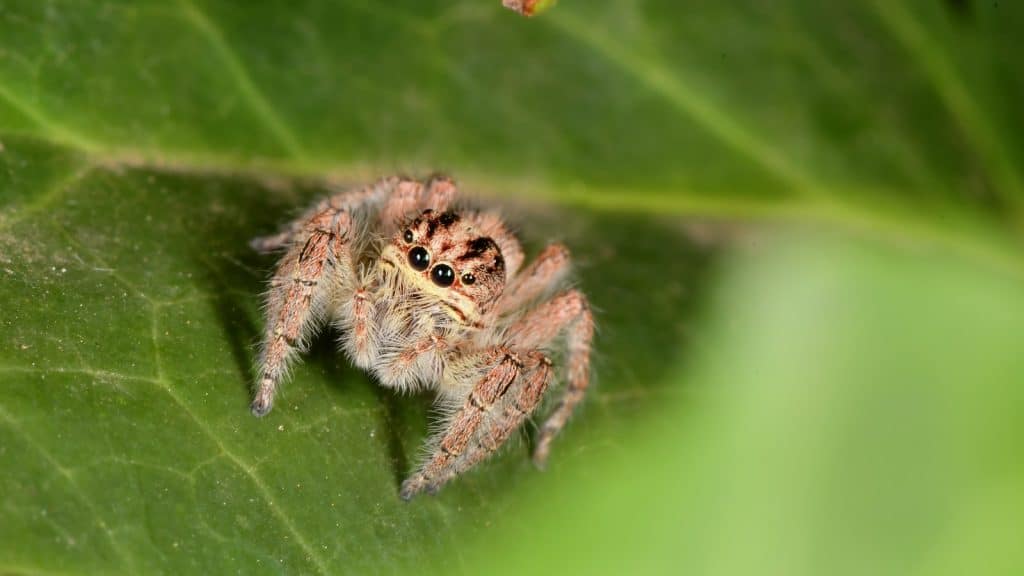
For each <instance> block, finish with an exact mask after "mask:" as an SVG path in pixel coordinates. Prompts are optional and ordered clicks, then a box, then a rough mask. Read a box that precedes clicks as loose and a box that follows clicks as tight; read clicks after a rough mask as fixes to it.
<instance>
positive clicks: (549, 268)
mask: <svg viewBox="0 0 1024 576" xmlns="http://www.w3.org/2000/svg"><path fill="white" fill-rule="evenodd" d="M569 262H570V259H569V249H568V248H566V247H565V246H563V245H562V244H550V245H548V246H547V247H546V248H544V250H543V251H542V252H541V253H540V254H539V255H538V256H537V258H536V259H535V260H534V261H533V262H532V263H530V265H529V266H527V267H526V268H525V269H524V270H523V271H522V272H521V273H520V274H519V275H517V276H515V277H514V278H513V279H512V281H511V282H509V285H508V287H507V288H506V289H505V293H504V295H503V296H502V297H501V299H500V300H498V304H497V306H496V308H495V312H496V313H497V314H499V315H500V314H505V313H507V312H511V311H513V310H517V309H518V308H520V307H522V306H523V305H524V304H526V303H528V302H529V301H531V300H533V299H534V298H537V297H538V296H540V295H541V294H543V293H544V291H546V290H548V289H549V288H551V287H552V286H557V285H558V284H559V282H561V281H562V280H563V279H564V278H565V276H566V275H567V274H568V272H569Z"/></svg>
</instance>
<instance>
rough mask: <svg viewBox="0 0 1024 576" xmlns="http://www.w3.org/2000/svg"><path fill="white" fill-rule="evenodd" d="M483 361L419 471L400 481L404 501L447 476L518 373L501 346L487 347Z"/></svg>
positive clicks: (515, 357) (514, 360) (518, 365)
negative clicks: (483, 369) (482, 370)
mask: <svg viewBox="0 0 1024 576" xmlns="http://www.w3.org/2000/svg"><path fill="white" fill-rule="evenodd" d="M485 356H486V360H485V364H486V365H489V366H491V368H490V369H489V370H488V371H487V373H486V374H485V375H484V377H483V378H482V379H481V380H480V381H479V382H477V383H476V384H475V385H474V386H473V389H472V390H471V391H470V392H469V395H468V396H467V397H466V400H465V401H464V402H463V404H462V406H461V407H460V408H459V409H458V410H457V411H456V412H455V414H454V415H453V416H452V418H451V420H449V422H448V425H447V427H446V428H445V431H444V433H443V434H442V436H441V437H440V441H439V442H438V443H437V445H436V447H435V448H434V450H433V454H432V455H431V456H430V458H428V459H427V461H426V462H425V463H424V464H423V465H422V466H421V467H420V469H419V471H418V472H416V473H415V474H413V475H412V476H410V477H409V478H408V479H406V480H405V482H403V483H402V489H401V492H400V494H401V497H402V499H403V500H408V499H410V498H412V497H413V496H415V495H416V494H418V493H420V492H421V491H423V490H424V489H427V488H431V489H433V488H436V486H439V485H440V483H443V482H444V480H445V479H447V478H448V477H449V476H450V474H451V472H452V466H453V465H454V464H455V462H456V461H457V460H458V458H459V456H460V455H461V454H462V453H463V452H465V451H466V449H467V448H468V447H469V446H470V441H471V440H472V439H473V437H474V435H475V433H476V432H477V429H478V428H479V427H480V425H481V423H483V422H484V421H485V417H487V416H488V413H489V412H491V411H492V410H493V409H494V406H495V403H496V402H497V401H498V400H499V399H500V398H502V397H503V396H505V394H507V393H508V391H509V388H510V387H511V386H512V383H513V382H514V381H515V380H516V377H517V376H518V375H519V372H520V369H521V367H522V363H521V362H520V360H519V357H518V355H516V354H513V353H512V352H511V351H509V350H508V349H505V348H501V347H495V348H491V349H490V350H488V351H487V353H486V354H485Z"/></svg>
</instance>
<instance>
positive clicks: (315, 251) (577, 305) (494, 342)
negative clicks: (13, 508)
mask: <svg viewBox="0 0 1024 576" xmlns="http://www.w3.org/2000/svg"><path fill="white" fill-rule="evenodd" d="M454 197H455V186H454V184H453V183H452V182H451V181H450V180H448V179H444V178H434V179H431V180H429V181H428V182H425V183H422V182H418V181H415V180H409V179H403V178H397V177H396V178H387V179H384V180H381V181H379V182H377V183H375V184H373V185H371V186H368V187H366V188H363V189H359V190H355V191H350V192H343V193H339V194H337V195H335V196H332V197H331V198H328V199H327V200H324V201H323V202H320V203H319V204H317V205H316V206H314V207H313V208H312V209H310V210H309V211H307V212H306V214H305V215H303V216H302V217H301V218H299V219H298V220H296V221H295V222H294V223H292V224H291V226H290V227H289V228H288V229H286V230H285V231H284V232H282V233H280V234H277V235H275V236H271V237H267V238H258V239H256V240H254V241H253V246H254V248H256V249H257V250H260V251H271V250H276V249H279V248H280V249H285V253H284V255H283V257H282V258H281V260H280V262H279V263H278V266H277V270H276V272H275V274H274V277H273V279H272V280H271V287H270V291H269V293H268V295H267V306H266V318H267V326H266V331H265V333H264V336H263V342H262V348H261V353H260V358H259V367H258V382H257V387H256V394H255V399H254V400H253V403H252V412H253V414H255V415H257V416H263V415H264V414H266V413H267V412H269V411H270V409H271V407H272V405H273V400H274V395H275V393H276V390H277V388H278V386H279V385H280V383H281V382H282V381H283V380H284V379H285V377H286V371H287V368H288V365H289V363H290V362H291V361H292V360H293V359H294V358H295V356H296V355H297V353H298V352H301V351H302V350H303V349H305V347H306V345H307V344H308V340H309V338H310V337H312V336H313V334H314V333H315V332H316V331H317V330H318V329H319V328H320V327H322V326H324V325H325V324H327V323H331V324H333V325H334V326H335V327H336V328H337V329H338V332H339V334H340V338H341V348H342V349H343V350H344V351H345V353H346V354H347V356H348V357H349V358H350V359H351V360H352V363H353V364H355V365H356V366H357V367H359V368H361V369H363V370H366V371H367V372H369V373H371V374H372V375H373V376H374V377H375V378H376V380H377V381H378V382H379V383H380V384H381V385H383V386H385V387H389V388H396V389H399V390H403V391H404V390H420V389H432V390H436V391H437V393H438V399H439V404H440V406H441V407H442V414H443V416H444V421H443V423H442V427H441V429H440V432H439V433H437V434H435V435H434V436H433V437H432V438H431V439H430V440H428V444H427V448H428V453H429V454H428V456H427V458H426V459H425V460H424V461H423V462H422V463H421V464H420V466H419V468H418V470H417V471H416V472H415V473H414V474H413V475H412V476H410V477H409V478H408V479H407V480H406V481H405V482H404V483H403V484H402V488H401V496H402V498H405V499H409V498H411V497H412V496H414V495H416V494H417V493H419V492H421V491H423V490H428V491H431V492H433V491H436V490H437V489H439V488H440V487H441V486H442V485H443V484H444V483H446V482H447V481H448V480H450V479H451V478H453V477H454V476H456V475H458V474H459V473H461V472H463V471H465V470H466V469H468V468H470V467H472V466H473V465H475V464H476V463H478V462H480V461H481V460H483V459H484V458H486V457H487V456H489V455H490V454H492V453H493V452H494V451H496V450H497V449H498V448H499V447H500V446H501V445H502V444H504V443H505V441H506V440H507V439H508V438H509V436H511V434H512V433H513V432H514V431H515V430H516V429H518V427H519V426H520V425H521V424H522V422H523V421H524V420H525V419H526V418H527V417H529V416H530V414H531V413H532V412H533V411H534V410H535V409H536V408H537V406H538V404H539V403H540V400H541V398H542V397H543V395H544V393H545V391H546V390H547V389H548V387H549V386H550V383H551V381H552V379H553V378H554V376H555V367H554V366H553V364H552V361H551V360H550V358H549V355H550V354H551V353H552V352H554V351H556V350H557V349H558V348H559V347H563V348H565V350H566V354H565V359H566V363H567V366H566V375H565V376H566V378H565V379H566V380H567V387H566V390H565V392H564V393H563V395H562V397H561V400H560V402H559V403H558V405H557V406H556V407H555V409H554V410H553V412H552V413H551V415H550V416H549V417H548V419H547V420H546V421H545V423H544V424H543V426H542V427H541V429H540V433H539V435H538V437H537V443H536V446H535V449H534V454H533V459H534V462H535V463H536V464H537V465H538V466H542V465H543V464H544V462H545V461H546V460H547V457H548V453H549V450H550V443H551V440H552V439H553V438H554V437H555V436H556V435H557V434H558V432H559V431H560V430H561V429H562V427H563V426H564V425H565V423H566V421H567V420H568V418H569V416H570V415H571V414H572V412H573V410H574V408H575V407H576V405H577V404H578V403H579V402H580V401H581V400H582V398H583V395H584V393H585V391H586V389H587V386H588V383H589V378H590V374H589V369H590V342H591V338H592V336H593V331H594V325H593V319H592V316H591V314H590V309H589V305H588V304H587V300H586V297H585V296H583V294H582V293H580V292H579V291H577V290H563V291H559V290H560V288H561V286H562V284H563V281H564V279H565V277H566V274H567V272H568V269H569V254H568V251H567V250H566V249H565V247H563V246H561V245H557V244H555V245H551V246H548V247H547V248H546V249H545V250H543V251H542V252H541V254H540V255H539V256H538V257H537V259H536V260H534V261H533V262H532V263H531V264H530V265H529V266H527V267H526V268H525V269H522V270H520V266H521V265H522V263H523V251H522V248H521V246H520V244H519V241H518V240H517V239H516V237H515V236H514V235H513V234H512V233H511V232H510V231H509V230H508V229H507V228H506V227H505V225H504V223H503V222H502V220H501V218H500V217H498V216H497V215H496V214H494V213H489V212H477V211H469V210H465V211H453V210H450V209H449V207H450V205H451V203H452V201H453V200H454Z"/></svg>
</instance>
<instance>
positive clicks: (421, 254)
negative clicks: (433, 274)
mask: <svg viewBox="0 0 1024 576" xmlns="http://www.w3.org/2000/svg"><path fill="white" fill-rule="evenodd" d="M409 265H410V266H412V267H413V268H414V269H416V270H426V269H427V266H430V252H427V249H426V248H424V247H423V246H417V247H415V248H413V249H412V250H409Z"/></svg>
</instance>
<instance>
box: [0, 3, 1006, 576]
mask: <svg viewBox="0 0 1024 576" xmlns="http://www.w3.org/2000/svg"><path fill="white" fill-rule="evenodd" d="M1022 28H1024V5H1022V4H1020V3H1014V2H1000V3H992V2H941V1H939V0H906V1H897V2H890V1H885V0H874V1H868V2H829V3H826V2H810V1H803V0H782V1H779V2H711V1H704V0H700V1H686V2H679V1H676V0H608V1H603V2H594V1H587V2H584V1H571V0H562V2H560V3H559V5H558V6H556V7H555V8H553V9H551V10H549V11H547V12H545V13H544V14H543V15H542V16H540V17H538V18H535V19H529V20H528V19H524V18H520V17H518V16H516V15H515V14H513V13H511V12H509V11H505V10H503V9H502V8H501V7H500V2H498V1H497V0H449V1H441V0H426V1H425V0H402V1H392V2H369V1H366V0H352V1H345V2H331V1H327V0H305V1H300V2H283V1H282V2H259V3H251V2H245V3H243V2H229V1H227V0H223V1H213V0H211V1H200V0H191V1H190V0H182V1H180V2H157V1H149V2H146V1H142V2H139V1H108V2H71V1H69V0H45V1H37V0H11V1H3V0H0V573H14V574H20V573H26V574H34V573H74V574H78V573H89V574H92V573H183V572H200V573H226V572H240V573H246V574H248V573H263V572H268V573H289V574H298V573H323V574H327V573H360V574H365V573H375V572H383V573H387V572H398V571H403V570H417V571H421V570H428V569H429V570H433V571H437V572H445V573H451V572H463V573H477V572H482V571H486V572H491V571H507V572H510V573H511V572H524V571H539V572H564V571H569V572H584V573H601V572H605V573H616V574H620V573H632V572H662V573H713V574H731V573H751V572H757V573H765V572H767V573H778V574H822V573H850V574H864V573H872V574H873V573H892V574H931V573H950V574H953V573H999V572H1002V573H1014V572H1017V571H1019V569H1020V568H1021V558H1020V556H1019V551H1018V550H1017V549H1018V548H1019V547H1018V546H1016V544H1017V542H1016V540H1017V538H1016V535H1017V534H1019V533H1020V532H1021V526H1020V524H1021V523H1020V521H1019V520H1017V519H1018V518H1019V517H1021V512H1022V501H1021V477H1020V476H1021V474H1020V472H1021V471H1020V466H1019V465H1018V464H1017V461H1016V458H1015V456H1016V452H1017V451H1018V450H1017V447H1018V445H1019V442H1018V441H1017V439H1019V438H1020V437H1021V434H1020V433H1021V427H1020V425H1019V424H1017V422H1016V421H1015V420H1016V418H1015V415H1016V414H1018V413H1019V412H1020V411H1021V408H1024V406H1022V405H1021V404H1022V403H1021V399H1022V398H1021V391H1020V384H1021V383H1022V382H1024V368H1022V366H1021V360H1020V359H1019V358H1021V357H1024V356H1022V355H1021V354H1019V353H1017V349H1018V348H1019V347H1020V346H1019V344H1020V342H1021V341H1022V338H1021V330H1022V329H1021V326H1022V325H1024V324H1022V322H1024V303H1022V294H1024V290H1022V288H1024V287H1022V286H1021V284H1022V277H1024V259H1022V258H1021V254H1020V250H1021V246H1020V230H1021V222H1022V220H1021V212H1020V206H1021V201H1022V195H1024V176H1022V169H1021V168H1020V164H1021V162H1020V160H1021V158H1022V157H1024V141H1022V140H1024V137H1022V135H1024V109H1022V108H1021V106H1020V102H1022V101H1024V73H1022V64H1021V60H1020V58H1019V55H1020V54H1022V53H1024V49H1022V48H1024V47H1022V46H1021V43H1022V42H1024V39H1022V36H1021V34H1020V30H1021V29H1022ZM438 169H441V170H447V171H450V172H452V173H454V174H455V175H456V176H457V177H458V178H459V179H460V181H461V184H462V186H463V188H465V189H467V190H469V191H470V192H472V193H478V194H482V195H486V196H493V197H496V198H497V199H498V201H500V202H503V203H508V204H512V205H514V206H515V207H514V208H513V209H512V210H511V214H512V216H513V219H514V220H515V221H517V222H518V223H519V224H520V225H521V228H522V229H523V231H524V235H525V236H526V238H527V239H528V241H529V243H530V244H531V246H532V247H534V248H535V247H536V246H537V245H538V244H540V243H542V242H544V241H547V240H550V239H552V238H558V239H561V240H564V241H566V242H567V243H568V244H569V245H570V246H571V247H572V248H573V250H574V252H575V253H576V256H577V259H578V260H579V262H580V265H581V266H580V276H581V278H580V284H581V286H582V287H583V289H584V290H586V291H587V292H588V293H589V294H590V295H591V296H592V299H593V302H594V304H595V307H596V308H597V310H598V321H599V326H600V330H599V335H598V341H597V350H596V355H595V356H596V367H595V375H596V380H597V383H596V385H595V390H594V393H593V394H592V395H591V396H590V399H589V400H588V402H587V404H586V405H585V406H584V410H583V411H582V413H581V414H580V416H579V417H578V418H577V419H576V420H575V421H574V423H573V425H572V426H571V427H570V429H569V430H568V431H567V433H566V435H565V436H564V438H562V439H561V440H560V442H559V443H558V444H557V446H556V448H555V452H554V453H553V457H552V463H551V468H550V469H549V470H548V471H547V472H545V473H539V472H536V471H534V470H533V469H532V468H531V467H530V465H529V463H528V461H527V458H526V457H525V454H526V450H525V449H524V446H523V444H522V443H520V445H519V446H518V447H515V448H513V449H511V450H507V451H505V452H503V453H502V454H501V455H500V456H498V457H497V458H495V459H493V460H492V461H490V462H488V463H487V464H485V465H483V466H481V467H480V470H478V471H475V472H473V473H471V474H469V475H467V476H466V477H464V478H462V479H460V480H459V481H458V482H456V483H454V484H453V485H451V486H450V487H449V488H447V489H446V490H445V491H443V492H442V493H441V495H440V496H438V497H437V498H431V497H425V498H420V499H417V500H415V501H414V502H412V503H411V504H408V505H407V504H404V503H401V502H400V501H399V500H398V499H397V495H396V491H397V482H398V481H399V480H400V478H401V477H402V476H403V475H404V474H406V473H407V472H408V471H409V468H410V466H411V465H412V464H413V463H414V462H415V458H416V456H417V449H418V445H419V443H420V442H421V441H422V439H423V437H424V436H425V435H426V433H427V427H428V423H429V399H428V398H396V397H395V396H394V395H392V394H390V393H388V392H387V391H382V390H379V389H378V388H377V387H375V386H374V385H373V383H372V382H370V381H369V380H368V379H367V378H366V377H365V376H363V375H361V374H359V373H357V372H355V371H352V370H351V369H349V368H348V367H347V365H346V363H345V362H344V360H343V359H341V358H340V356H339V355H337V354H336V353H335V351H334V350H333V346H332V344H331V343H330V338H329V337H325V338H323V339H321V341H320V342H319V344H318V345H317V346H315V347H314V350H313V351H312V353H311V354H310V355H309V357H308V359H307V362H306V363H305V364H304V365H303V366H302V367H301V368H299V369H298V370H297V371H296V374H295V378H294V381H293V382H292V383H291V384H290V385H289V386H288V388H287V390H286V392H285V394H286V396H285V397H284V399H283V400H284V401H283V402H281V403H280V405H279V407H278V408H277V409H276V411H275V412H273V413H272V415H271V416H269V417H268V418H265V419H263V420H255V419H253V418H252V417H251V416H250V415H249V414H248V411H247V404H248V402H247V399H248V384H249V382H250V380H251V372H250V366H251V360H252V354H253V348H252V344H253V343H254V341H255V338H256V334H257V332H258V329H259V325H260V322H261V320H260V317H259V293H260V291H261V290H262V287H263V279H264V278H265V277H266V274H267V270H268V269H269V268H270V266H272V261H271V260H268V259H264V258H258V257H256V256H254V255H252V254H250V253H249V252H248V250H247V248H246V241H247V240H248V239H249V238H250V237H252V236H255V235H257V234H262V233H266V232H268V231H271V230H273V229H274V228H275V227H276V226H277V225H279V224H280V223H281V222H282V221H284V220H286V219H288V218H289V217H290V216H291V215H292V214H294V213H295V212H296V211H298V210H299V209H301V207H302V206H304V205H305V203H307V202H308V201H310V199H312V198H314V197H316V196H318V195H321V194H323V193H325V191H326V190H327V189H328V188H330V187H333V186H336V185H342V184H346V183H354V182H360V181H365V180H367V179H371V178H375V177H377V176H380V175H383V174H388V173H392V172H395V171H398V170H403V171H409V172H413V173H426V172H429V171H432V170H438ZM720 270H722V271H724V273H723V274H719V273H718V271H720ZM1015 569H1016V570H1015Z"/></svg>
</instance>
